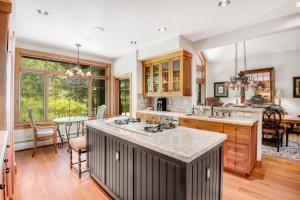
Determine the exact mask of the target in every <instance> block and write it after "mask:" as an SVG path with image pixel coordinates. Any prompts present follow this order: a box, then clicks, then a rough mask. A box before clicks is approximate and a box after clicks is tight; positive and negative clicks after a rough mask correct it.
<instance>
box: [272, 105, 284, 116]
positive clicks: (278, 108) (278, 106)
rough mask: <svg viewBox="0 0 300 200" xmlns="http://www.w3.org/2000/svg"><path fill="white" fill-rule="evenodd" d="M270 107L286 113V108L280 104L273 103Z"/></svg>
mask: <svg viewBox="0 0 300 200" xmlns="http://www.w3.org/2000/svg"><path fill="white" fill-rule="evenodd" d="M270 107H272V108H275V109H277V110H278V111H279V112H280V113H281V115H284V109H283V107H281V106H280V105H278V104H271V105H270Z"/></svg>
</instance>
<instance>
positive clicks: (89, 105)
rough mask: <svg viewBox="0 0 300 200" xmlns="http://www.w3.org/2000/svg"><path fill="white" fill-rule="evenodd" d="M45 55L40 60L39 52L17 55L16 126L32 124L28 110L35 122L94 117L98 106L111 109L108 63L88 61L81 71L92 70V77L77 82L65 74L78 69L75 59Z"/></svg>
mask: <svg viewBox="0 0 300 200" xmlns="http://www.w3.org/2000/svg"><path fill="white" fill-rule="evenodd" d="M27 51H28V50H26V52H27ZM42 54H43V55H42V56H40V57H39V54H38V53H34V55H31V54H30V53H29V55H27V54H26V53H25V54H22V53H20V54H19V55H17V60H16V77H15V78H16V79H18V80H17V82H16V83H17V84H16V85H15V87H16V97H17V100H16V104H17V105H16V106H18V109H15V115H16V116H15V121H16V123H22V122H28V120H29V117H28V111H27V110H28V108H31V109H32V110H33V115H34V118H35V120H37V121H48V120H52V119H54V118H58V117H67V116H82V115H88V116H93V115H95V114H96V112H97V108H98V106H100V105H103V104H106V105H107V106H109V105H108V102H109V101H108V100H109V91H108V90H109V88H108V85H109V68H108V66H109V65H108V64H103V65H102V64H101V63H99V64H98V63H93V62H91V64H89V63H88V62H87V61H85V62H84V64H81V68H82V70H83V71H90V72H91V77H90V78H81V79H75V78H71V77H68V76H66V75H65V72H66V70H68V69H71V68H72V67H74V66H75V60H72V59H70V58H65V59H64V58H63V57H59V59H55V56H54V57H53V56H51V54H49V55H50V56H49V57H47V56H45V55H44V54H45V53H42ZM56 57H57V56H56Z"/></svg>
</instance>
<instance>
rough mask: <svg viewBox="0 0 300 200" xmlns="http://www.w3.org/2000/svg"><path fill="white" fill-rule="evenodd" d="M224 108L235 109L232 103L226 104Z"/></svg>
mask: <svg viewBox="0 0 300 200" xmlns="http://www.w3.org/2000/svg"><path fill="white" fill-rule="evenodd" d="M224 107H235V105H234V104H233V103H227V104H226V105H225V106H224Z"/></svg>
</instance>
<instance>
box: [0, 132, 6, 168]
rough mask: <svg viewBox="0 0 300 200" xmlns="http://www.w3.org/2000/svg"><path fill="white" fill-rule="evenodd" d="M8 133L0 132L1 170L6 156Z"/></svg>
mask: <svg viewBox="0 0 300 200" xmlns="http://www.w3.org/2000/svg"><path fill="white" fill-rule="evenodd" d="M7 138H8V132H7V131H0V169H1V170H2V164H3V160H4V156H5V151H6V145H7Z"/></svg>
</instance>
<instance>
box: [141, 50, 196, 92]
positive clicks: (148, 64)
mask: <svg viewBox="0 0 300 200" xmlns="http://www.w3.org/2000/svg"><path fill="white" fill-rule="evenodd" d="M191 60H192V54H191V53H189V52H187V51H185V50H182V51H177V52H174V53H170V54H167V55H163V56H159V57H155V58H152V59H149V60H145V61H143V95H144V96H154V97H155V96H190V95H191V76H192V74H191Z"/></svg>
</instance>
